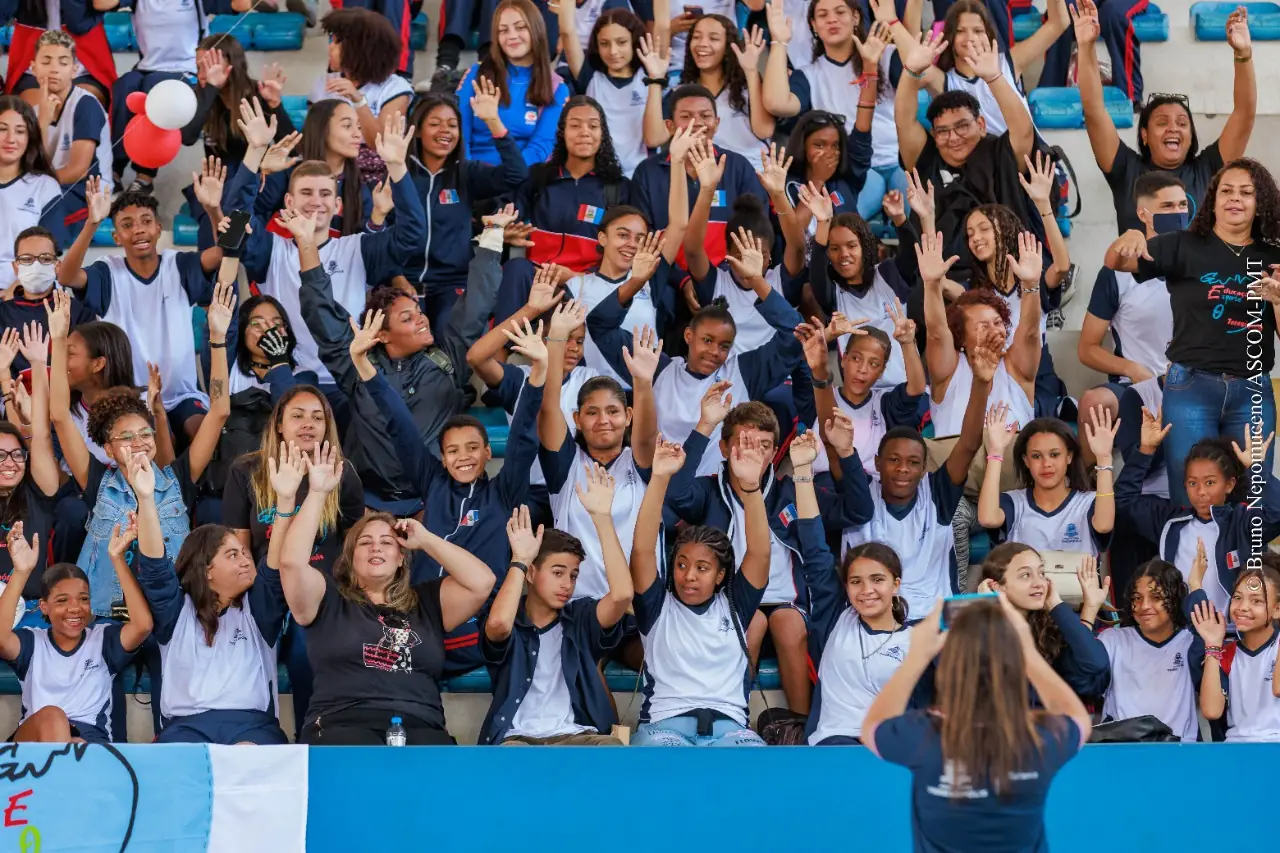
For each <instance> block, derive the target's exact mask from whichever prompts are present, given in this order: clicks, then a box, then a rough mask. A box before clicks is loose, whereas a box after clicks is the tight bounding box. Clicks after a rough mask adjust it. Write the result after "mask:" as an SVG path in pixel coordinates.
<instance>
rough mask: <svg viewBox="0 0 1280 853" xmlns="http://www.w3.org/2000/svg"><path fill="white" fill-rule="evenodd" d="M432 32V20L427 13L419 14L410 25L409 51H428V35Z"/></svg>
mask: <svg viewBox="0 0 1280 853" xmlns="http://www.w3.org/2000/svg"><path fill="white" fill-rule="evenodd" d="M429 32H431V19H430V18H428V17H427V13H426V12H419V13H418V17H416V18H414V19H413V23H411V24H409V49H410V50H426V49H427V33H429Z"/></svg>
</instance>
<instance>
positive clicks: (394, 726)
mask: <svg viewBox="0 0 1280 853" xmlns="http://www.w3.org/2000/svg"><path fill="white" fill-rule="evenodd" d="M407 742H408V738H407V737H406V735H405V733H404V726H402V725H400V718H399V717H392V718H391V728H389V729H387V746H404V745H405V744H406V743H407Z"/></svg>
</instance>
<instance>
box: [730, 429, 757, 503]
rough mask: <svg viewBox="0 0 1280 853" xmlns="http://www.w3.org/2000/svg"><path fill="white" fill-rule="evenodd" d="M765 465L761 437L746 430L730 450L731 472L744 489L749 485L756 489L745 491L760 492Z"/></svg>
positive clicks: (740, 434)
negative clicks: (761, 476) (761, 475)
mask: <svg viewBox="0 0 1280 853" xmlns="http://www.w3.org/2000/svg"><path fill="white" fill-rule="evenodd" d="M764 464H765V452H764V448H762V447H761V446H760V437H759V436H757V435H756V434H755V433H753V432H748V431H746V430H743V431H742V432H740V433H739V434H738V440H737V441H736V442H735V443H734V445H733V447H731V448H730V449H729V470H730V471H732V472H733V476H735V477H737V478H738V482H739V483H740V484H741V485H743V486H744V487H745V486H747V485H748V484H750V485H753V486H755V487H756V488H755V489H745V491H759V490H760V474H761V472H762V471H764Z"/></svg>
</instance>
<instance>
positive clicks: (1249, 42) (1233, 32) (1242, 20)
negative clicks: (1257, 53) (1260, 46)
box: [1227, 6, 1253, 59]
mask: <svg viewBox="0 0 1280 853" xmlns="http://www.w3.org/2000/svg"><path fill="white" fill-rule="evenodd" d="M1227 44H1229V45H1231V49H1232V50H1233V51H1235V54H1236V58H1237V59H1245V58H1247V57H1250V56H1252V55H1253V37H1252V36H1251V35H1250V34H1249V11H1248V10H1247V9H1245V7H1244V6H1238V7H1237V8H1236V10H1235V11H1234V12H1232V13H1231V14H1230V15H1229V16H1227Z"/></svg>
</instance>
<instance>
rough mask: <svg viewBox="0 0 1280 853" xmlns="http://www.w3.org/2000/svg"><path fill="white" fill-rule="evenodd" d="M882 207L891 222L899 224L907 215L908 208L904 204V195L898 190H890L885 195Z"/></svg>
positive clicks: (881, 203)
mask: <svg viewBox="0 0 1280 853" xmlns="http://www.w3.org/2000/svg"><path fill="white" fill-rule="evenodd" d="M880 207H881V208H883V209H884V215H885V216H887V217H889V219H890V220H892V221H894V222H897V221H898V220H899V219H902V218H903V217H905V216H906V215H907V208H906V205H905V203H904V202H903V198H902V193H901V192H899V191H898V190H889V191H888V192H887V193H885V194H884V199H883V200H882V201H881V202H880Z"/></svg>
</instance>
